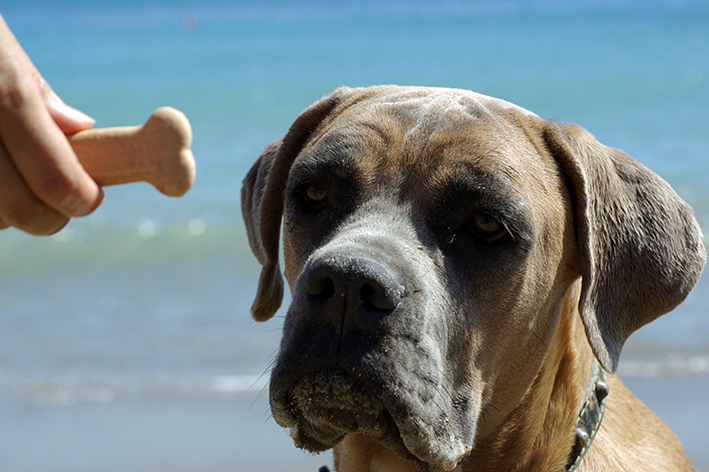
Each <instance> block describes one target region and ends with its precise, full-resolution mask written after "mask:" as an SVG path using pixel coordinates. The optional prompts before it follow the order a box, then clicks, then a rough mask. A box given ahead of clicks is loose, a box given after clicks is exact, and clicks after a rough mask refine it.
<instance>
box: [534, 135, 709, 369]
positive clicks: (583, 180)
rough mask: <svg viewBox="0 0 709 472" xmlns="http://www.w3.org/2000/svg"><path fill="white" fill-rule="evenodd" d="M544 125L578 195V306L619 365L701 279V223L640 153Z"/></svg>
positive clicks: (604, 360)
mask: <svg viewBox="0 0 709 472" xmlns="http://www.w3.org/2000/svg"><path fill="white" fill-rule="evenodd" d="M543 127H544V139H545V142H546V144H547V146H548V149H549V150H550V152H551V154H552V155H553V156H554V157H555V159H556V160H557V162H558V163H559V165H560V167H561V169H562V171H563V172H564V174H565V175H566V176H567V178H568V182H569V183H570V186H571V189H570V191H571V196H572V199H573V200H574V219H575V228H576V234H577V240H578V244H579V250H580V254H581V271H582V277H583V281H582V290H581V299H580V301H579V311H580V313H581V317H582V318H583V322H584V325H585V328H586V335H587V336H588V339H589V342H590V343H591V346H592V348H593V351H594V353H595V355H596V357H597V358H598V360H599V361H600V362H601V364H602V365H603V367H604V368H605V369H606V370H607V371H609V372H614V371H615V370H616V368H617V367H618V358H619V356H620V351H621V349H622V347H623V343H625V341H626V339H627V338H628V336H630V335H631V334H632V333H633V332H634V331H635V330H637V329H638V328H640V327H641V326H643V325H645V324H647V323H649V322H651V321H653V320H654V319H656V318H657V317H659V316H660V315H663V314H665V313H667V312H669V311H670V310H672V309H673V308H675V307H676V306H677V305H678V304H679V303H681V302H682V301H683V300H684V298H685V297H686V296H687V294H688V293H689V291H690V290H691V289H692V287H693V286H694V284H695V283H696V282H697V280H698V279H699V276H700V274H701V271H702V267H703V266H704V260H705V258H706V250H705V248H704V245H703V244H702V241H701V237H702V234H701V229H700V228H699V225H698V224H697V222H696V220H695V219H694V216H693V214H692V210H691V208H690V207H689V206H688V205H687V204H686V203H685V202H684V201H682V199H680V198H679V196H678V195H677V194H676V193H675V192H674V190H672V188H671V187H670V186H669V184H667V182H665V181H664V180H662V179H661V178H660V177H658V176H657V175H656V174H654V173H653V172H652V171H650V170H649V169H647V168H645V167H644V166H642V165H641V164H640V163H639V162H637V161H636V160H635V159H633V158H631V157H630V156H628V155H627V154H625V153H623V152H622V151H619V150H617V149H613V148H610V147H607V146H604V145H602V144H601V143H599V142H598V141H596V139H595V138H594V137H593V136H592V135H591V134H590V133H588V132H587V131H586V130H584V129H582V128H579V127H578V126H574V125H558V124H556V123H554V122H550V121H548V122H545V123H544V124H543Z"/></svg>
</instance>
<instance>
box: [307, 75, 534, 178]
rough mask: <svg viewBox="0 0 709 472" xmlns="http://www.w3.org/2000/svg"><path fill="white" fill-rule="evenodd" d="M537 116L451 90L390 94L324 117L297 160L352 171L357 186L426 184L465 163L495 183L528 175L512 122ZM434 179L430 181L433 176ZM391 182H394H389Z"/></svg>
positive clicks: (525, 147) (525, 148)
mask: <svg viewBox="0 0 709 472" xmlns="http://www.w3.org/2000/svg"><path fill="white" fill-rule="evenodd" d="M520 114H521V115H527V116H536V115H534V114H532V113H531V112H529V111H527V110H525V109H523V108H521V107H518V106H516V105H514V104H511V103H509V102H506V101H504V100H500V99H496V98H491V97H487V96H485V95H481V94H478V93H474V92H470V91H465V90H457V89H436V88H434V89H431V88H419V87H403V88H397V89H396V90H392V91H389V92H386V93H382V94H378V95H375V96H373V97H370V98H369V99H366V100H362V101H359V102H357V103H355V104H353V105H351V106H349V107H347V108H346V109H345V110H344V111H342V112H340V113H339V114H337V115H336V116H335V117H333V118H331V119H330V121H329V122H328V123H327V124H326V125H325V126H323V127H322V128H321V129H320V130H319V131H318V134H317V136H315V137H314V139H312V140H311V141H310V143H309V144H308V145H307V146H306V147H305V149H304V150H303V152H302V153H301V155H300V157H299V158H298V159H297V161H296V166H295V167H296V168H298V167H299V165H305V166H309V165H312V164H314V163H315V162H320V163H323V162H325V161H327V162H329V163H331V164H333V167H337V168H340V169H345V168H348V167H351V166H356V167H357V168H358V173H359V174H360V177H361V181H362V182H369V183H375V182H376V181H377V180H378V179H379V180H382V179H383V180H384V181H386V182H387V183H389V184H394V185H399V186H400V185H402V184H403V182H401V181H398V180H396V179H406V180H407V181H408V183H410V184H412V185H417V186H418V185H428V183H430V181H431V178H432V177H433V178H434V179H448V178H449V177H450V176H449V175H444V174H448V173H451V172H453V173H455V172H458V170H459V167H458V166H457V164H459V163H461V162H466V163H469V164H473V165H475V166H477V167H478V168H479V169H482V170H484V171H487V172H489V173H491V174H496V175H498V176H500V177H501V178H504V176H509V177H511V178H512V179H513V180H514V181H515V183H518V182H517V181H518V179H516V178H515V175H514V174H516V173H517V172H524V173H531V174H535V173H536V172H535V169H534V168H530V166H534V165H535V163H534V160H533V159H532V160H530V159H529V156H530V155H536V154H537V153H536V150H535V149H534V147H533V146H532V144H531V143H530V141H529V140H528V139H527V137H526V135H525V134H524V132H523V130H522V129H521V128H520V127H519V126H518V124H517V123H516V119H515V117H516V116H519V115H520ZM436 176H437V177H436ZM390 179H395V180H394V181H392V180H390Z"/></svg>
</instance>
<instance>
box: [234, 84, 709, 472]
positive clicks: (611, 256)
mask: <svg viewBox="0 0 709 472" xmlns="http://www.w3.org/2000/svg"><path fill="white" fill-rule="evenodd" d="M242 209H243V213H244V218H245V221H246V227H247V231H248V234H249V242H250V244H251V248H252V250H253V252H254V254H255V255H256V257H257V258H258V259H259V261H260V262H261V263H262V264H263V271H262V273H261V278H260V281H259V289H258V294H257V297H256V301H255V303H254V306H253V308H252V315H253V316H254V318H255V319H257V320H259V321H263V320H266V319H268V318H270V317H271V316H273V314H274V313H275V312H276V310H277V309H278V307H279V306H280V303H281V299H282V290H283V288H282V285H283V284H282V282H281V275H280V269H279V266H278V253H279V233H280V226H281V220H282V219H283V227H284V235H283V250H284V257H285V274H286V279H287V280H288V283H289V285H290V288H291V291H292V294H293V297H292V299H293V301H292V304H291V306H290V308H289V310H288V314H287V316H286V320H285V325H284V331H283V340H282V344H281V349H280V353H279V355H278V359H277V362H276V365H275V368H274V370H273V374H272V379H271V393H270V394H271V406H272V410H273V415H274V417H275V419H276V421H277V422H278V423H279V424H281V425H282V426H284V427H287V428H290V429H291V431H292V436H293V438H294V440H295V442H296V444H298V445H300V446H302V447H305V448H307V449H310V450H313V451H318V450H323V449H327V448H330V447H333V446H334V445H335V444H337V443H338V442H340V441H341V440H342V439H343V438H344V437H345V436H346V435H348V434H353V433H364V434H367V435H369V436H371V437H372V438H374V439H375V440H377V441H379V442H380V443H382V444H384V445H385V446H387V447H389V448H391V449H392V450H393V451H395V452H396V453H397V454H399V455H400V456H401V457H403V458H408V459H412V460H417V461H421V462H423V463H426V464H428V466H429V467H430V468H432V469H444V468H448V467H450V466H451V465H454V464H455V463H457V462H458V461H459V460H460V458H461V457H462V456H464V455H465V454H467V453H468V452H470V450H471V448H472V447H473V444H474V439H475V437H476V434H478V435H480V434H483V433H481V432H480V431H479V424H478V418H479V417H480V416H481V414H482V412H484V411H485V409H486V408H488V407H489V405H491V404H492V403H493V402H495V403H494V405H495V409H496V410H497V411H499V412H500V416H504V414H505V413H506V412H509V411H510V410H511V409H513V408H514V407H515V401H519V399H520V398H521V397H522V396H523V395H524V393H525V391H526V390H527V388H528V387H529V384H530V383H531V382H532V380H533V378H534V376H535V374H536V372H537V371H538V370H539V366H540V364H541V362H542V359H543V357H544V355H545V352H546V349H547V347H548V343H549V340H550V339H551V337H552V336H553V334H554V329H555V326H556V324H557V321H558V317H559V313H560V305H561V303H562V300H563V299H564V297H565V296H566V294H567V291H568V289H569V287H570V286H571V285H572V284H573V283H574V281H576V280H577V279H579V278H581V279H582V288H581V295H580V299H579V300H580V301H579V307H578V309H579V312H580V314H581V316H582V318H583V322H584V325H585V328H586V333H587V337H588V340H589V343H590V344H591V346H592V348H593V351H594V353H595V355H596V357H597V358H598V359H599V361H600V362H601V364H602V365H603V366H604V367H605V368H606V370H609V371H613V370H615V368H616V366H617V363H618V357H619V355H620V351H621V348H622V345H623V343H624V342H625V340H626V339H627V337H628V336H629V335H630V334H631V333H632V332H633V331H635V330H636V329H638V328H639V327H641V326H642V325H644V324H646V323H648V322H650V321H652V320H653V319H655V318H657V317H658V316H660V315H662V314H664V313H666V312H668V311H670V310H671V309H673V308H674V307H675V306H676V305H677V304H678V303H680V302H681V301H682V300H683V299H684V297H685V296H686V295H687V293H688V292H689V290H690V289H691V287H692V286H693V285H694V283H695V282H696V280H697V279H698V277H699V274H700V271H701V268H702V266H703V262H704V258H705V250H704V247H703V245H702V244H701V241H700V230H699V227H698V225H697V224H696V222H695V220H694V218H693V216H692V213H691V210H690V209H689V207H688V206H687V205H686V204H685V203H684V202H683V201H681V200H680V199H679V197H678V196H677V195H676V194H675V193H674V191H673V190H672V189H671V188H670V187H669V186H668V185H667V184H666V183H665V182H664V181H663V180H661V179H660V178H659V177H657V176H656V175H655V174H653V173H652V172H650V171H649V170H648V169H646V168H644V167H642V166H641V165H640V164H639V163H637V162H636V161H635V160H633V159H632V158H630V157H628V156H627V155H625V154H623V153H622V152H620V151H618V150H615V149H611V148H608V147H605V146H603V145H601V144H600V143H598V142H597V141H596V140H595V139H594V138H593V137H592V136H591V135H589V134H588V133H587V132H585V131H584V130H582V129H580V128H578V127H575V126H572V125H558V124H556V123H554V122H549V121H543V120H541V119H540V118H538V117H537V116H536V115H534V114H532V113H529V112H527V111H526V110H523V109H521V108H519V107H516V106H514V105H512V104H510V103H507V102H504V101H502V100H497V99H493V98H490V97H485V96H483V95H479V94H475V93H473V92H468V91H462V90H451V89H432V88H415V87H394V86H385V87H372V88H366V89H350V88H342V89H339V90H337V91H336V92H334V93H333V94H332V95H330V96H328V97H326V98H324V99H322V100H321V101H319V102H317V103H315V104H314V105H312V106H311V107H310V108H308V109H307V110H305V111H304V112H303V113H302V114H301V115H300V116H299V117H298V118H297V119H296V121H295V122H294V123H293V125H292V126H291V128H290V130H289V131H288V133H287V134H286V136H285V137H284V138H283V139H282V140H279V141H277V142H274V143H272V144H271V145H270V146H269V147H267V148H266V150H265V151H264V152H263V154H262V155H261V156H260V157H259V159H258V160H257V162H256V163H255V164H254V166H253V167H252V169H251V171H250V172H249V174H248V176H247V177H246V179H245V181H244V188H243V191H242ZM503 390H504V395H503V397H504V401H501V400H499V398H500V397H498V396H497V394H498V393H499V392H500V391H503ZM496 398H497V399H498V400H495V399H496ZM506 403H508V404H506Z"/></svg>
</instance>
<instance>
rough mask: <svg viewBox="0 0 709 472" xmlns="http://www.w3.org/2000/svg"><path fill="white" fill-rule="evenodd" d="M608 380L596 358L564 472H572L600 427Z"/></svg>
mask: <svg viewBox="0 0 709 472" xmlns="http://www.w3.org/2000/svg"><path fill="white" fill-rule="evenodd" d="M608 392H609V390H608V380H607V379H606V372H605V371H604V370H603V368H602V367H601V365H600V364H599V363H598V361H597V360H596V359H594V360H593V370H592V372H591V380H590V381H589V382H588V388H587V390H586V399H585V400H584V402H583V407H581V412H580V413H579V416H578V418H577V419H576V429H575V431H574V434H575V436H576V443H575V444H574V448H573V450H572V451H571V455H569V461H568V462H567V464H566V467H565V468H564V471H566V472H574V471H575V470H576V469H577V468H578V466H579V464H580V463H581V459H583V456H584V455H586V452H587V451H588V449H589V448H590V447H591V443H592V442H593V438H595V437H596V433H598V429H599V428H600V427H601V420H602V419H603V413H604V412H605V411H606V397H608Z"/></svg>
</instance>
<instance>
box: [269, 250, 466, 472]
mask: <svg viewBox="0 0 709 472" xmlns="http://www.w3.org/2000/svg"><path fill="white" fill-rule="evenodd" d="M381 259H382V257H377V258H376V260H375V258H374V257H371V256H369V255H368V254H360V253H355V254H352V253H329V254H326V255H320V256H319V257H317V258H315V259H312V260H311V261H309V262H308V264H306V266H305V268H304V270H303V272H302V275H301V276H300V277H299V279H298V281H297V282H296V285H295V290H294V297H293V303H292V305H291V308H290V310H289V312H288V316H287V318H286V323H285V325H284V336H283V341H282V345H281V351H280V353H279V357H278V360H277V363H276V366H275V368H274V371H273V374H272V376H271V408H272V411H273V416H274V418H275V420H276V421H277V422H278V423H279V424H280V425H281V426H283V427H285V428H287V429H288V430H289V432H290V435H291V437H292V438H293V440H294V442H295V443H296V445H298V446H299V447H302V448H306V449H308V450H311V451H322V450H325V449H329V448H331V447H333V446H335V445H336V444H338V443H339V442H340V441H342V440H343V439H344V437H345V436H346V435H348V434H355V433H363V434H367V435H369V436H370V437H372V438H373V439H375V440H377V441H379V442H380V443H382V444H384V445H386V446H387V447H389V448H390V449H392V450H393V451H395V452H397V453H398V454H399V455H400V456H402V457H404V458H408V459H410V460H420V461H423V462H426V463H428V464H433V465H436V464H437V465H439V466H441V467H447V466H448V465H449V464H450V463H451V462H454V461H455V460H457V459H458V458H459V457H460V456H461V455H462V454H463V453H464V452H465V451H466V450H467V449H468V448H469V446H468V447H466V446H465V445H463V444H462V443H461V441H460V440H458V439H457V438H455V437H454V434H453V433H452V430H451V429H450V428H449V424H448V421H446V420H444V417H445V416H447V414H445V412H442V411H440V408H437V406H438V404H440V402H438V400H437V399H436V398H435V397H436V395H438V394H439V393H440V392H439V390H440V389H438V387H436V385H440V382H441V375H442V374H441V369H440V362H439V361H438V360H437V359H438V356H439V355H440V353H439V352H437V351H436V348H435V347H433V346H434V343H427V341H428V340H429V338H427V337H426V336H427V335H426V334H424V331H425V330H424V329H423V328H422V327H421V326H416V322H415V321H412V320H411V319H409V318H410V316H411V314H410V311H411V306H413V305H417V304H418V303H411V300H410V293H408V292H407V286H406V283H405V275H404V272H403V271H402V270H399V269H398V268H397V265H396V262H395V261H394V260H393V259H392V260H385V261H384V262H380V261H381ZM412 344H413V345H417V346H419V348H418V350H419V352H418V353H416V354H410V353H411V352H416V350H413V351H412V349H411V345H412ZM402 356H405V358H404V357H402ZM417 356H418V357H417ZM427 405H428V406H427ZM431 405H435V406H436V407H435V408H431ZM422 410H423V411H422ZM428 410H435V411H430V412H429V413H430V415H427V414H426V412H427V411H428ZM431 415H435V418H434V417H430V416H431ZM442 415H443V416H442ZM431 470H435V468H434V469H431Z"/></svg>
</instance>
